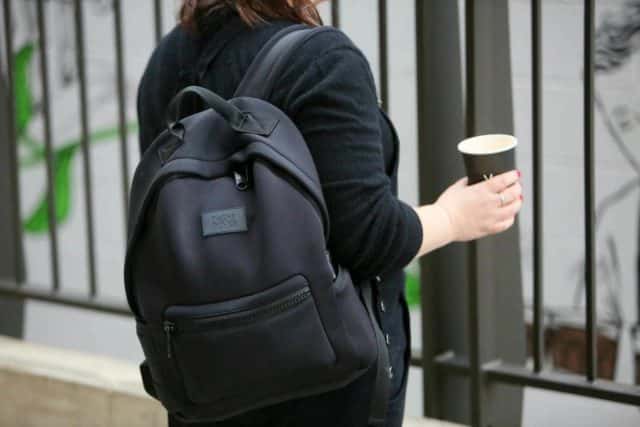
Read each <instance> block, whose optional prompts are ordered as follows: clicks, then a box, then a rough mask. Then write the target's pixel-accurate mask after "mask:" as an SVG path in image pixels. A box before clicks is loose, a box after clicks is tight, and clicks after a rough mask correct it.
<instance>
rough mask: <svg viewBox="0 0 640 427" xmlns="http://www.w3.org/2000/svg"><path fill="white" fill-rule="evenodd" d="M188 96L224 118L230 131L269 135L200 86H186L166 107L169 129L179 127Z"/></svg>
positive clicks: (230, 104)
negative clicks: (184, 102)
mask: <svg viewBox="0 0 640 427" xmlns="http://www.w3.org/2000/svg"><path fill="white" fill-rule="evenodd" d="M188 95H196V96H197V97H198V98H200V99H201V100H202V101H203V102H204V103H205V105H206V106H207V108H211V109H213V110H215V111H216V112H217V113H218V114H220V115H221V116H222V117H224V119H225V120H226V121H227V123H229V126H231V128H232V129H234V130H236V131H238V132H243V133H253V134H258V135H263V136H266V135H268V134H269V133H270V130H269V129H267V128H265V127H264V126H263V125H262V124H261V123H260V122H258V120H256V118H255V117H254V116H252V115H251V114H249V113H247V112H244V111H242V110H240V109H239V108H238V107H236V106H235V105H233V104H232V103H231V102H229V101H227V100H225V99H224V98H222V97H221V96H220V95H217V94H215V93H214V92H212V91H210V90H209V89H206V88H204V87H202V86H187V87H185V88H184V89H182V90H181V91H180V92H178V93H177V94H176V95H175V96H174V97H173V99H172V100H171V103H170V104H169V106H168V107H167V117H166V121H167V127H168V128H169V129H173V128H174V127H175V126H181V125H179V120H180V118H181V116H180V108H181V106H182V103H183V101H184V99H185V97H186V96H188Z"/></svg>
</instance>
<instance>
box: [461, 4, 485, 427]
mask: <svg viewBox="0 0 640 427" xmlns="http://www.w3.org/2000/svg"><path fill="white" fill-rule="evenodd" d="M474 3H475V2H474V0H465V9H464V16H465V67H466V68H465V69H466V75H465V82H466V83H465V88H466V97H465V134H466V136H467V137H470V136H473V135H474V134H475V132H476V108H475V106H476V105H475V104H476V93H475V92H476V87H475V75H476V67H475V66H476V58H475V29H476V25H475V4H474ZM477 259H478V257H477V246H476V242H475V241H470V242H469V243H468V252H467V263H468V270H467V271H468V295H467V303H468V316H469V317H468V327H467V334H468V337H467V340H468V343H469V376H470V378H469V380H470V384H469V391H470V396H469V397H470V399H471V402H470V403H471V405H470V406H471V425H472V426H474V427H479V426H481V425H482V419H483V416H484V414H483V408H482V401H483V388H482V366H481V363H480V336H479V335H480V332H481V329H480V313H479V309H478V265H477Z"/></svg>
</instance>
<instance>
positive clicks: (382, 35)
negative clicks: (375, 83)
mask: <svg viewBox="0 0 640 427" xmlns="http://www.w3.org/2000/svg"><path fill="white" fill-rule="evenodd" d="M378 37H379V39H378V40H379V46H380V100H381V101H382V108H383V109H384V110H385V111H388V109H389V47H388V46H389V41H388V25H387V0H378Z"/></svg>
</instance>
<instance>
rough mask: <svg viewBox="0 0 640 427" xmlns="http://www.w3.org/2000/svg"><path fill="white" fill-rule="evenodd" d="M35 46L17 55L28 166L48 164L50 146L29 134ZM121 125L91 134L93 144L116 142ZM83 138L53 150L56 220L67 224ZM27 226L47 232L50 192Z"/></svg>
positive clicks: (20, 128)
mask: <svg viewBox="0 0 640 427" xmlns="http://www.w3.org/2000/svg"><path fill="white" fill-rule="evenodd" d="M34 50H35V47H34V45H33V44H31V43H30V44H27V45H25V46H24V47H22V48H21V49H19V50H18V52H17V53H15V55H14V68H13V71H14V76H15V78H14V94H15V98H14V102H15V111H16V117H15V120H16V130H17V140H18V144H19V145H22V146H24V147H25V148H26V149H27V150H28V153H27V154H26V156H24V157H22V158H21V159H20V167H21V168H22V169H27V168H31V167H35V166H41V165H43V164H44V163H46V147H45V145H44V144H43V143H42V142H41V141H38V140H37V139H35V138H33V137H32V136H31V135H29V133H28V129H29V124H30V123H31V122H32V120H33V117H34V111H35V108H34V102H33V94H32V91H31V87H30V85H29V68H30V67H31V64H32V60H33V53H34ZM137 130H138V124H137V123H135V122H132V123H128V124H127V125H126V132H127V133H129V132H135V131H137ZM118 133H119V129H118V128H117V127H115V126H114V127H109V128H107V129H102V130H98V131H96V132H93V133H91V134H90V135H89V144H91V145H93V144H96V143H100V142H107V141H113V140H115V139H116V137H117V136H118ZM80 146H81V140H80V138H75V139H72V140H69V141H66V142H64V143H63V144H62V145H61V146H60V147H56V148H54V149H53V159H52V165H51V166H52V169H53V170H52V175H53V189H54V194H55V201H54V204H55V222H56V224H57V225H60V224H63V223H64V222H65V221H66V220H67V219H68V217H69V214H70V212H71V208H72V189H73V185H72V182H71V181H72V174H73V170H72V166H73V161H74V159H75V157H76V154H77V153H78V152H79V151H80V150H79V148H80ZM23 229H24V231H25V232H26V233H31V234H43V233H47V232H48V230H49V202H48V191H47V190H45V191H43V194H42V195H41V196H40V200H39V201H38V203H37V204H36V206H35V208H34V210H33V211H32V212H31V213H30V214H29V215H27V218H26V219H25V220H24V221H23Z"/></svg>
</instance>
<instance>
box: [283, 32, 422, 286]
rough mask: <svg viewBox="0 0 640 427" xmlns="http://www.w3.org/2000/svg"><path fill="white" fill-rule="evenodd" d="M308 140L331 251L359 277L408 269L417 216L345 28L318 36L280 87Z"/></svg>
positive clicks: (369, 80)
mask: <svg viewBox="0 0 640 427" xmlns="http://www.w3.org/2000/svg"><path fill="white" fill-rule="evenodd" d="M276 88H279V89H276V90H279V91H280V94H281V96H282V99H283V101H282V108H283V109H284V111H285V112H287V114H289V116H290V117H291V118H292V120H293V121H294V122H295V124H296V125H297V127H298V128H299V129H300V131H301V133H302V135H303V136H304V138H305V141H306V142H307V144H308V146H309V149H310V151H311V155H312V157H313V159H314V161H315V164H316V168H317V170H318V174H319V177H320V182H321V185H322V189H323V194H324V197H325V201H326V203H327V208H328V211H329V220H330V224H331V230H330V233H331V234H330V237H329V250H330V251H331V253H332V256H333V257H334V259H335V260H336V261H337V262H338V263H340V264H341V265H343V266H345V267H347V268H348V269H349V270H350V271H351V274H352V275H353V276H354V278H356V279H365V278H371V277H374V276H376V275H383V274H384V273H386V272H390V271H394V270H397V269H400V268H403V267H404V266H406V265H407V264H408V263H409V262H410V261H411V260H412V259H413V258H414V257H415V255H416V254H417V252H418V250H419V248H420V245H421V243H422V226H421V224H420V219H419V218H418V216H417V214H416V213H415V211H414V210H413V208H411V207H410V206H409V205H407V204H406V203H404V202H403V201H401V200H399V199H398V198H397V197H396V196H395V195H394V194H393V193H392V189H391V181H390V179H389V177H388V175H387V174H386V173H385V167H384V164H385V162H384V158H383V151H382V140H381V138H382V133H381V129H380V120H379V119H380V117H379V114H381V112H380V111H379V110H378V109H379V107H378V100H377V94H376V89H375V82H374V79H373V74H372V72H371V69H370V66H369V63H368V61H367V59H366V57H365V56H364V55H363V54H362V52H361V51H360V50H359V49H358V48H357V47H356V46H355V45H354V44H353V42H352V41H351V40H350V39H349V38H348V36H346V35H345V34H344V33H343V32H342V31H340V30H337V29H336V30H335V31H333V30H332V31H323V32H320V33H319V34H318V35H316V36H313V37H312V38H310V39H309V40H308V41H307V42H305V43H304V45H303V46H302V47H301V49H300V50H299V53H298V54H296V55H295V58H292V60H291V63H290V64H289V67H288V68H287V70H286V71H285V72H284V73H283V74H282V75H281V77H280V79H279V81H278V82H277V84H276Z"/></svg>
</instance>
